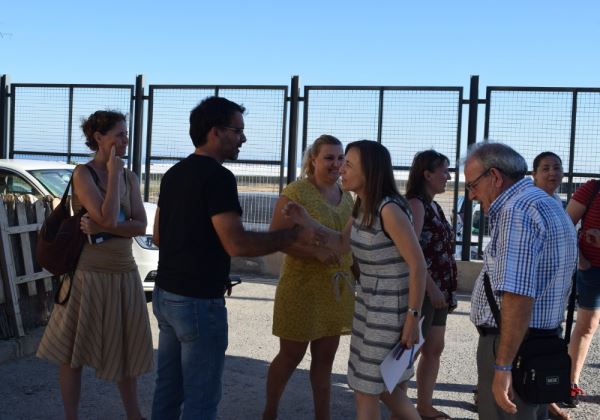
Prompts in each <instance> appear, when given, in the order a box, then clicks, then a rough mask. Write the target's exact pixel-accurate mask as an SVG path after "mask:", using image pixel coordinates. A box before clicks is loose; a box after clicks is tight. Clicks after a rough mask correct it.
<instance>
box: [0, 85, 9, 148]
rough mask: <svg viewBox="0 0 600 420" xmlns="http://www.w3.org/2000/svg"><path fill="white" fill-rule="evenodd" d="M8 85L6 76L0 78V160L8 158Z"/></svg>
mask: <svg viewBox="0 0 600 420" xmlns="http://www.w3.org/2000/svg"><path fill="white" fill-rule="evenodd" d="M9 87H10V83H9V80H8V76H7V75H6V74H3V75H2V76H1V77H0V159H6V158H7V157H8V95H9V93H10V92H9Z"/></svg>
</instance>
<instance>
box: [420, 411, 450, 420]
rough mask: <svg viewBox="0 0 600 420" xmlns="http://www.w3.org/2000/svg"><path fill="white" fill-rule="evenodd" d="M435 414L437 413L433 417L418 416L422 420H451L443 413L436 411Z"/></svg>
mask: <svg viewBox="0 0 600 420" xmlns="http://www.w3.org/2000/svg"><path fill="white" fill-rule="evenodd" d="M437 412H438V413H437V414H436V415H435V416H424V415H422V414H421V413H419V415H420V416H421V418H422V419H423V420H452V417H450V416H449V415H448V414H446V413H444V412H443V411H440V410H437Z"/></svg>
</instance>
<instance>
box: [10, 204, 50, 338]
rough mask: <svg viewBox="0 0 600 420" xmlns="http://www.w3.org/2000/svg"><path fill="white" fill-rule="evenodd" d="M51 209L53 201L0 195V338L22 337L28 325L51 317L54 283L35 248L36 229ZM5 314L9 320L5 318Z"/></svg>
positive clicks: (42, 321) (30, 325)
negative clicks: (40, 263)
mask: <svg viewBox="0 0 600 420" xmlns="http://www.w3.org/2000/svg"><path fill="white" fill-rule="evenodd" d="M51 208H52V202H51V201H48V200H45V199H41V200H39V199H37V198H36V197H34V196H32V195H29V194H19V195H16V194H5V195H0V250H1V253H0V262H1V263H2V264H1V266H2V267H1V268H2V269H1V270H0V272H1V276H2V286H3V287H0V306H5V308H4V311H1V310H0V337H1V338H8V337H7V336H9V337H10V336H11V335H12V336H23V335H25V331H26V329H27V328H31V327H32V326H34V325H38V324H40V323H42V324H43V323H44V320H47V318H48V316H49V311H50V308H51V306H52V296H53V289H54V283H55V282H53V278H52V274H50V273H49V272H47V271H46V270H44V269H43V268H41V267H40V266H39V265H38V264H37V262H36V260H35V247H36V243H37V232H38V230H39V229H40V227H41V226H42V223H43V221H44V219H45V217H46V216H47V215H48V214H49V213H50V211H51ZM3 314H5V315H4V317H6V316H8V317H9V318H10V319H8V320H6V319H2V318H4V317H3ZM7 326H10V328H9V327H7ZM6 328H9V330H10V331H5V330H4V329H6Z"/></svg>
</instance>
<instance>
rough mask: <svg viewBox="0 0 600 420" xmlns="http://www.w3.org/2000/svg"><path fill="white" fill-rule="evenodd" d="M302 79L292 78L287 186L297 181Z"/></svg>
mask: <svg viewBox="0 0 600 420" xmlns="http://www.w3.org/2000/svg"><path fill="white" fill-rule="evenodd" d="M299 86H300V78H299V77H298V76H292V86H291V93H290V126H289V135H288V159H287V184H289V183H290V182H293V181H295V180H296V154H297V152H298V110H299V101H300V87H299Z"/></svg>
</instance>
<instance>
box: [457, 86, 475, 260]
mask: <svg viewBox="0 0 600 420" xmlns="http://www.w3.org/2000/svg"><path fill="white" fill-rule="evenodd" d="M478 106H479V76H471V85H470V88H469V121H468V126H467V127H468V131H467V148H468V147H469V146H471V145H472V144H475V143H476V142H477V108H478ZM457 169H458V168H457ZM456 178H457V179H458V171H457V176H456ZM464 194H465V200H464V202H463V240H462V250H461V255H460V257H461V260H463V261H469V260H470V259H471V225H472V223H473V203H472V202H471V200H469V191H467V188H466V183H465V189H464Z"/></svg>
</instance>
